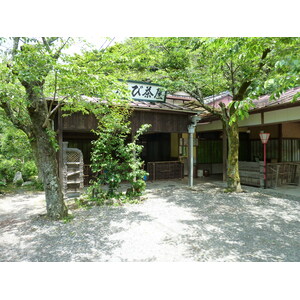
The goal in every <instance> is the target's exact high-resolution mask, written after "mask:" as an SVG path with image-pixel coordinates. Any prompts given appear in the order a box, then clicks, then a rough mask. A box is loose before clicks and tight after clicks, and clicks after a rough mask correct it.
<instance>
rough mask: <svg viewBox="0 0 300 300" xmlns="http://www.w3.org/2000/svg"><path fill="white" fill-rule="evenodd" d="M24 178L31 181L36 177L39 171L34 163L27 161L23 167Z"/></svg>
mask: <svg viewBox="0 0 300 300" xmlns="http://www.w3.org/2000/svg"><path fill="white" fill-rule="evenodd" d="M21 172H22V176H23V179H24V181H27V180H31V178H32V177H33V176H36V175H37V173H38V171H37V167H36V165H35V162H34V161H32V160H31V161H27V162H25V163H24V164H23V165H22V169H21Z"/></svg>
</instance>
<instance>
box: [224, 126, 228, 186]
mask: <svg viewBox="0 0 300 300" xmlns="http://www.w3.org/2000/svg"><path fill="white" fill-rule="evenodd" d="M227 156H228V151H227V134H226V130H225V127H224V124H223V181H226V180H227Z"/></svg>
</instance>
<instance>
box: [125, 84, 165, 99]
mask: <svg viewBox="0 0 300 300" xmlns="http://www.w3.org/2000/svg"><path fill="white" fill-rule="evenodd" d="M128 86H129V90H130V93H131V96H132V98H133V99H134V100H140V101H155V102H165V96H166V91H165V89H164V88H163V87H161V86H158V85H151V84H149V83H142V82H130V81H129V82H128Z"/></svg>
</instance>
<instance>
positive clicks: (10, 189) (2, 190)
mask: <svg viewBox="0 0 300 300" xmlns="http://www.w3.org/2000/svg"><path fill="white" fill-rule="evenodd" d="M40 191H43V188H42V186H41V184H39V183H36V184H33V185H26V186H16V185H14V184H13V183H8V184H6V185H0V195H1V194H14V193H22V192H40Z"/></svg>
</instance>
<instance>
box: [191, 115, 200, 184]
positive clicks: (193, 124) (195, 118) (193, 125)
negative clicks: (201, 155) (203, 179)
mask: <svg viewBox="0 0 300 300" xmlns="http://www.w3.org/2000/svg"><path fill="white" fill-rule="evenodd" d="M190 120H191V124H189V125H188V133H189V143H188V146H189V151H188V156H189V164H188V166H189V180H188V185H189V187H193V179H194V176H193V175H194V174H193V172H194V159H193V156H194V153H193V148H194V144H193V142H194V140H193V139H194V133H195V128H196V125H197V122H198V121H200V120H201V118H200V117H199V116H198V115H194V116H191V117H190Z"/></svg>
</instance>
